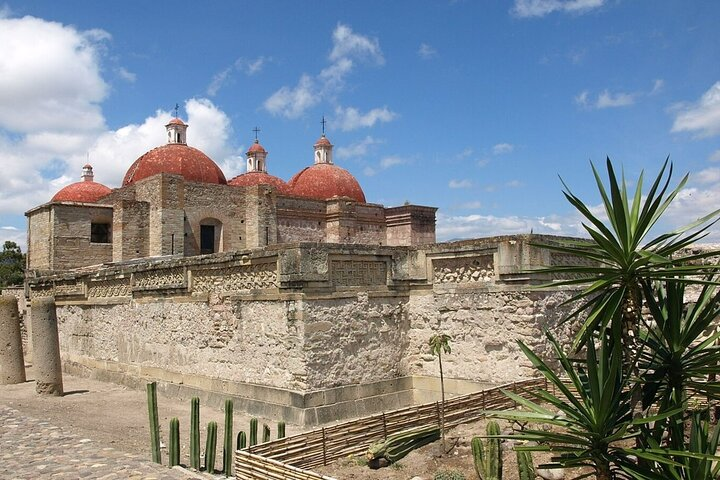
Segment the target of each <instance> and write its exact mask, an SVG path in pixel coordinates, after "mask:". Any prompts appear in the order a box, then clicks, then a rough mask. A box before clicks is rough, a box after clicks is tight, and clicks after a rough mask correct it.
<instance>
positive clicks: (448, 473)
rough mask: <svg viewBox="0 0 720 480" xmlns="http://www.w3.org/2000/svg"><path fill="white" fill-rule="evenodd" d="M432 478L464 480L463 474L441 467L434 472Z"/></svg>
mask: <svg viewBox="0 0 720 480" xmlns="http://www.w3.org/2000/svg"><path fill="white" fill-rule="evenodd" d="M433 480H465V474H464V473H462V472H461V471H459V470H454V469H451V468H450V469H442V470H438V471H437V472H435V475H434V476H433Z"/></svg>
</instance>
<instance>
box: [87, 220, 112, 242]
mask: <svg viewBox="0 0 720 480" xmlns="http://www.w3.org/2000/svg"><path fill="white" fill-rule="evenodd" d="M90 243H110V224H109V223H91V224H90Z"/></svg>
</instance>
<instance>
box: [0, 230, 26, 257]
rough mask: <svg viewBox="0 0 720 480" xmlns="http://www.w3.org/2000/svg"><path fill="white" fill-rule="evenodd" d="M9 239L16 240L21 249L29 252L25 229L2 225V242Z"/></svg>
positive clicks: (0, 238)
mask: <svg viewBox="0 0 720 480" xmlns="http://www.w3.org/2000/svg"><path fill="white" fill-rule="evenodd" d="M7 241H10V242H15V243H16V244H17V245H18V246H19V247H20V250H22V251H23V252H27V233H25V230H20V229H19V228H15V227H12V226H7V227H0V244H4V243H5V242H7Z"/></svg>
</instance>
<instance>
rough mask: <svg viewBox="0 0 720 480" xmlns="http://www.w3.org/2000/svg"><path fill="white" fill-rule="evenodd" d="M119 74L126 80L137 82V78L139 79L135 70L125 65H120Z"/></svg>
mask: <svg viewBox="0 0 720 480" xmlns="http://www.w3.org/2000/svg"><path fill="white" fill-rule="evenodd" d="M117 74H118V76H119V77H120V78H122V79H123V80H125V81H126V82H130V83H135V80H137V75H136V74H134V73H133V72H131V71H129V70H128V69H127V68H125V67H119V68H118V69H117Z"/></svg>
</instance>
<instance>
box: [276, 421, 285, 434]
mask: <svg viewBox="0 0 720 480" xmlns="http://www.w3.org/2000/svg"><path fill="white" fill-rule="evenodd" d="M277 438H285V422H283V421H280V422H278V424H277Z"/></svg>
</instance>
